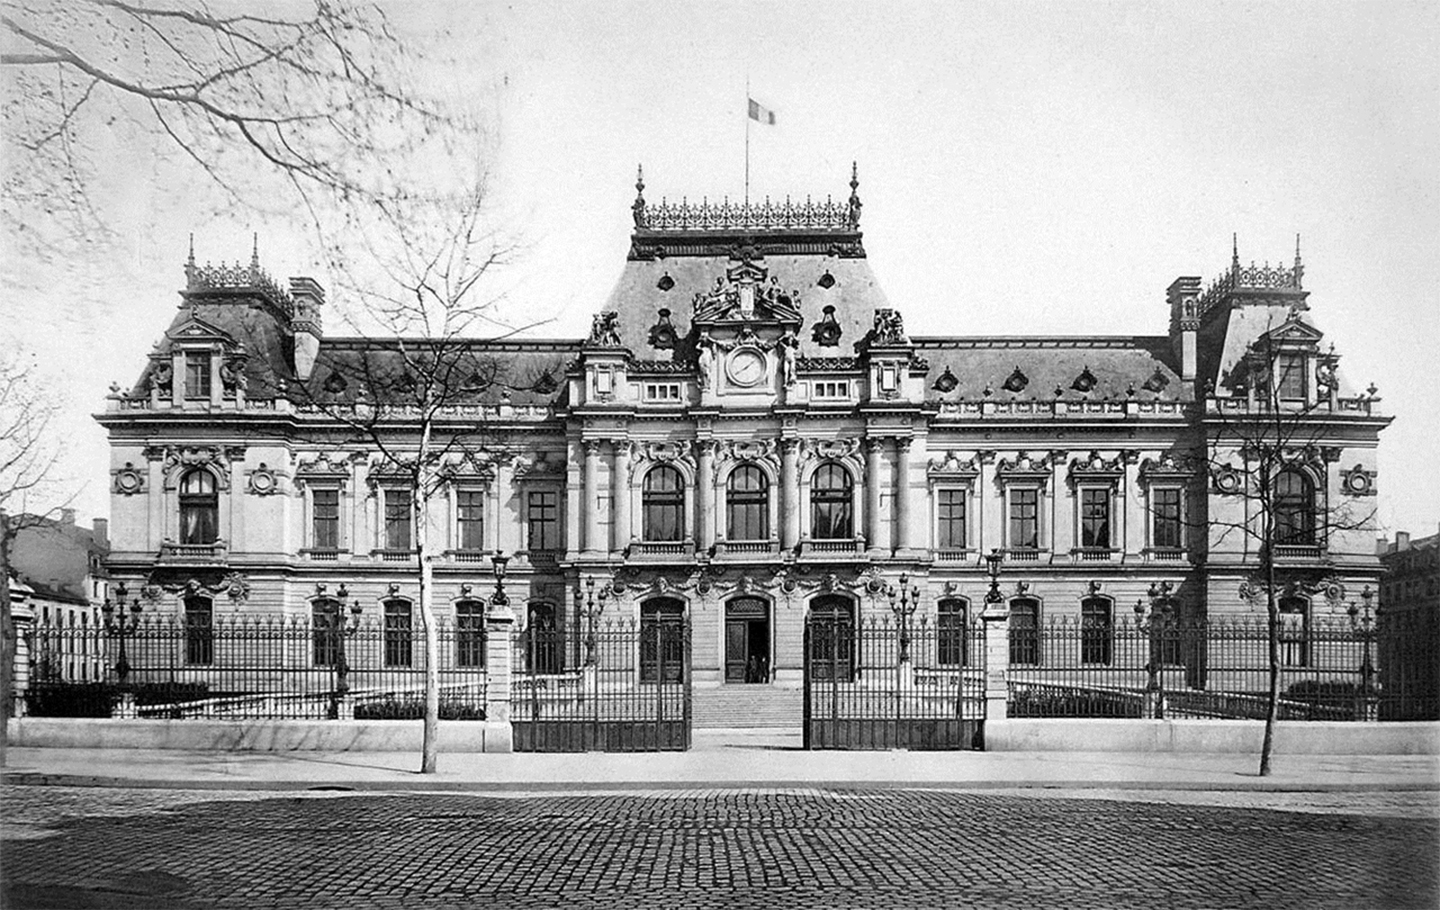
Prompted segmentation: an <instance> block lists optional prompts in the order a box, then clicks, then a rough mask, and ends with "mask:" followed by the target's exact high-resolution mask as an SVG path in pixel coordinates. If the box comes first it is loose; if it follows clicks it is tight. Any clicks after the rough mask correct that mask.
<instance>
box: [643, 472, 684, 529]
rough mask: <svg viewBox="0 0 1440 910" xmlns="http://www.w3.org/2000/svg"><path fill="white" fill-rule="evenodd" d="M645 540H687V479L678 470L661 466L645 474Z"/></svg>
mask: <svg viewBox="0 0 1440 910" xmlns="http://www.w3.org/2000/svg"><path fill="white" fill-rule="evenodd" d="M640 507H641V514H642V517H643V532H644V539H645V540H649V541H661V542H663V541H678V540H682V539H684V537H685V479H684V478H683V477H682V476H681V474H680V471H679V470H678V469H677V468H672V467H670V466H669V465H659V466H657V467H654V468H651V469H650V470H649V472H647V473H646V474H645V481H644V483H643V484H642V485H641V489H640Z"/></svg>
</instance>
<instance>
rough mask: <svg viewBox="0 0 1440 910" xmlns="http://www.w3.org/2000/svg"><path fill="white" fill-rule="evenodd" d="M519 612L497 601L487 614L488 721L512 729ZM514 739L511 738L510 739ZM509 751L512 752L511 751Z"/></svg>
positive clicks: (486, 702) (486, 690) (486, 704)
mask: <svg viewBox="0 0 1440 910" xmlns="http://www.w3.org/2000/svg"><path fill="white" fill-rule="evenodd" d="M514 629H515V612H514V611H513V610H511V609H510V607H509V605H508V604H496V603H494V602H493V601H492V602H491V604H490V609H489V610H488V611H487V612H486V614H485V720H486V721H487V722H489V723H498V724H504V725H505V727H506V729H507V730H508V729H509V727H510V688H511V678H512V677H511V660H512V659H513V647H514V645H513V642H512V641H511V636H512V635H513V633H514ZM509 738H510V737H509V735H508V734H507V736H506V739H507V740H508V739H509ZM505 751H509V749H508V748H507V749H506V750H505Z"/></svg>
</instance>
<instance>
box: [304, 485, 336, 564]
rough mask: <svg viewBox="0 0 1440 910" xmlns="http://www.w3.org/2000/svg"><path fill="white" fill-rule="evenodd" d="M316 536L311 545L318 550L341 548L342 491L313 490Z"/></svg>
mask: <svg viewBox="0 0 1440 910" xmlns="http://www.w3.org/2000/svg"><path fill="white" fill-rule="evenodd" d="M310 495H311V497H312V499H311V502H312V505H313V508H314V512H313V522H312V523H313V528H314V536H313V538H312V539H311V542H310V545H311V546H312V547H314V548H315V549H317V550H336V549H339V548H340V491H339V490H312V491H311V493H310Z"/></svg>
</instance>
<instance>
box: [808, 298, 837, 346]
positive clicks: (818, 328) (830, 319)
mask: <svg viewBox="0 0 1440 910" xmlns="http://www.w3.org/2000/svg"><path fill="white" fill-rule="evenodd" d="M821 312H822V313H824V315H823V316H821V317H820V321H819V322H817V323H815V326H814V328H813V329H812V330H811V332H810V338H811V340H813V341H814V342H815V343H816V344H818V345H820V346H821V347H822V348H833V347H835V346H836V345H838V344H840V334H841V329H840V323H838V322H836V321H835V308H834V307H833V306H830V305H829V304H827V305H826V306H825V308H824V309H823V310H822V311H821Z"/></svg>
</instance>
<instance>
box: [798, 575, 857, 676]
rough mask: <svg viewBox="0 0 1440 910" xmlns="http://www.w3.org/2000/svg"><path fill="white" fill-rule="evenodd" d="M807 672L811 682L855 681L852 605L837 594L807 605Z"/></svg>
mask: <svg viewBox="0 0 1440 910" xmlns="http://www.w3.org/2000/svg"><path fill="white" fill-rule="evenodd" d="M807 622H808V629H807V631H808V632H809V635H810V653H809V654H808V655H807V657H808V658H809V660H810V667H809V672H810V676H811V678H812V679H833V680H838V681H841V682H850V681H851V680H853V679H854V678H855V636H856V633H855V604H854V603H853V602H852V601H851V600H850V599H849V598H846V597H841V596H840V595H839V594H826V595H824V596H822V597H817V598H815V600H813V601H812V602H811V603H810V615H809V617H808V619H807Z"/></svg>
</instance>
